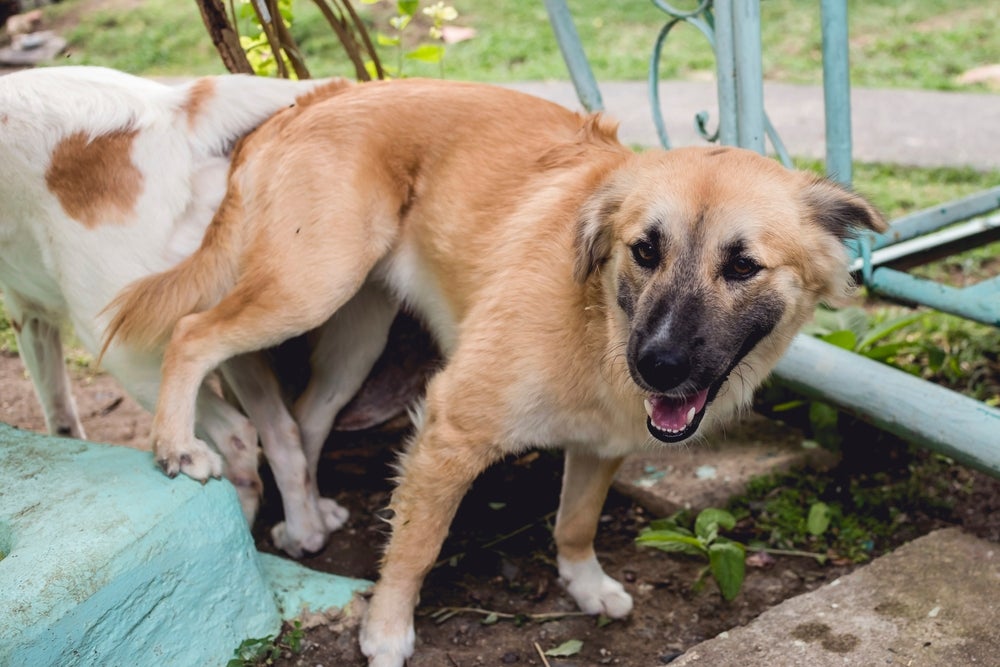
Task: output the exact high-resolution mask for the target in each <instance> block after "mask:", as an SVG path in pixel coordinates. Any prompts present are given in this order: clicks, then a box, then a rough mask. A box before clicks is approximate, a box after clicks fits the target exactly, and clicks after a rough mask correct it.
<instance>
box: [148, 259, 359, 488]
mask: <svg viewBox="0 0 1000 667" xmlns="http://www.w3.org/2000/svg"><path fill="white" fill-rule="evenodd" d="M328 242H329V241H328ZM333 242H334V243H336V240H334V241H333ZM286 252H287V250H286ZM274 254H276V253H274V252H273V250H261V251H259V252H258V253H257V257H258V258H260V261H261V264H259V265H258V266H256V267H254V268H255V270H254V271H253V272H252V277H251V278H249V279H247V280H245V281H244V282H238V283H237V284H236V285H235V286H234V288H233V289H232V291H230V292H229V294H228V295H226V296H225V297H224V298H223V299H222V300H221V301H219V302H218V304H216V305H215V306H214V307H212V308H210V309H208V310H206V311H203V312H199V313H193V314H190V315H185V316H184V317H182V318H181V319H180V320H179V321H178V322H177V324H176V326H175V327H174V329H173V333H172V335H171V337H170V342H169V343H168V344H167V347H166V351H165V353H164V355H163V367H162V368H163V371H162V383H161V385H160V395H159V398H158V400H157V409H156V415H155V417H154V418H153V429H152V430H153V451H154V452H155V454H156V458H157V462H158V463H159V465H160V467H161V468H163V470H164V472H166V473H167V474H168V475H170V476H175V475H177V474H178V473H180V472H183V473H184V474H186V475H188V476H189V477H192V478H193V479H197V480H206V479H208V477H210V476H216V477H217V476H219V474H220V473H221V470H222V461H221V459H218V457H217V456H216V457H215V459H213V458H212V455H213V454H214V453H213V452H212V451H211V450H210V449H209V448H208V447H207V445H205V443H204V442H201V441H199V440H197V439H196V438H194V397H195V395H196V394H197V390H198V386H199V384H200V383H201V381H202V380H203V379H204V377H205V376H206V375H207V374H208V373H209V372H210V371H211V370H212V369H214V368H216V367H217V366H219V365H220V364H221V363H223V362H224V361H226V360H227V359H230V358H232V357H234V356H236V355H238V354H243V353H246V352H253V351H256V350H260V349H263V348H265V347H270V346H273V345H276V344H278V343H280V342H282V341H285V340H288V339H289V338H292V337H294V336H297V335H299V334H301V333H304V332H306V331H308V330H310V329H314V328H316V327H318V326H319V325H321V324H322V323H323V322H325V321H326V320H327V319H328V318H329V317H330V316H331V315H332V314H333V313H334V312H336V310H337V309H338V308H340V307H341V306H342V305H343V304H344V303H345V302H347V300H348V299H350V298H351V296H353V294H354V293H355V292H356V291H357V290H358V289H359V288H360V287H361V285H362V283H363V282H364V278H365V276H366V275H367V274H368V272H369V270H370V269H371V267H372V265H373V264H374V262H375V259H377V258H375V257H369V258H368V261H365V253H362V252H358V253H357V255H355V256H354V257H351V258H349V259H345V261H344V262H343V263H342V264H340V265H339V266H338V269H337V271H338V273H337V274H335V276H343V278H342V279H341V280H336V279H335V278H334V277H332V280H331V282H333V283H335V284H332V285H328V286H323V287H320V286H319V285H317V284H316V283H317V279H316V278H317V276H316V273H315V271H316V267H314V266H311V265H310V264H309V263H308V262H298V263H294V262H293V263H290V264H288V265H282V264H281V263H280V262H275V263H274V264H269V260H270V259H271V258H272V257H273V256H274ZM317 254H318V255H319V256H323V255H322V249H317ZM331 254H332V255H333V256H334V257H336V255H337V253H336V252H333V253H331ZM371 254H374V253H371ZM262 255H263V257H262ZM328 256H329V255H328ZM334 265H335V266H337V265H336V264H334ZM310 284H312V285H314V286H315V287H313V288H311V289H308V288H304V287H303V286H305V285H310Z"/></svg>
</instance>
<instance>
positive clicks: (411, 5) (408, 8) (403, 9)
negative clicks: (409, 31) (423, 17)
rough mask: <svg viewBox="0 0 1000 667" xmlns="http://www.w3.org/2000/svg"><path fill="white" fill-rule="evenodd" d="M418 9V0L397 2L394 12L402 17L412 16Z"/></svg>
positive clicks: (398, 0)
mask: <svg viewBox="0 0 1000 667" xmlns="http://www.w3.org/2000/svg"><path fill="white" fill-rule="evenodd" d="M418 7H420V0H397V1H396V11H397V12H399V13H400V15H402V16H413V15H414V14H416V13H417V8H418Z"/></svg>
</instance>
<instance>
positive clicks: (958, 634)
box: [665, 528, 1000, 667]
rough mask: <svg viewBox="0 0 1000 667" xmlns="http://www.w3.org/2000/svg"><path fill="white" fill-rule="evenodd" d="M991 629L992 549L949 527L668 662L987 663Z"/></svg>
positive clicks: (999, 655) (995, 603)
mask: <svg viewBox="0 0 1000 667" xmlns="http://www.w3.org/2000/svg"><path fill="white" fill-rule="evenodd" d="M997 628H1000V545H997V544H995V543H992V542H987V541H985V540H981V539H978V538H976V537H974V536H972V535H968V534H966V533H963V532H962V531H961V530H960V529H957V528H948V529H945V530H939V531H936V532H934V533H931V534H929V535H925V536H923V537H921V538H919V539H917V540H914V541H913V542H910V543H909V544H906V545H904V546H902V547H900V548H898V549H897V550H896V551H894V552H892V553H890V554H887V555H885V556H882V557H880V558H877V559H876V560H874V561H873V562H872V563H871V564H869V565H867V566H865V567H862V568H860V569H858V570H855V571H854V572H852V573H851V574H849V575H847V576H844V577H841V578H840V579H837V580H836V581H833V582H831V583H830V584H827V585H826V586H824V587H823V588H820V589H817V590H815V591H812V592H811V593H806V594H804V595H800V596H798V597H795V598H792V599H790V600H786V601H785V602H783V603H781V604H780V605H778V606H777V607H773V608H772V609H770V610H768V611H766V612H764V613H763V614H761V615H760V616H758V617H757V618H756V619H754V620H753V621H752V622H750V623H749V624H748V625H746V626H744V627H741V628H736V629H733V630H729V631H727V632H723V633H722V634H720V635H719V636H718V637H716V638H714V639H710V640H708V641H706V642H702V643H701V644H699V645H697V646H695V647H694V648H691V649H690V650H688V651H687V652H686V653H685V654H684V655H683V656H681V657H680V658H678V659H677V660H676V661H675V662H672V663H671V665H676V666H677V667H690V666H700V665H712V666H716V665H740V666H741V667H755V666H758V665H759V666H761V667H763V666H765V665H766V666H767V667H784V666H786V665H788V666H792V665H796V666H797V665H810V667H833V666H835V665H836V666H837V667H840V666H842V665H913V666H917V665H947V666H952V665H996V664H1000V662H998V661H1000V632H998V631H997ZM665 631H669V630H666V629H665Z"/></svg>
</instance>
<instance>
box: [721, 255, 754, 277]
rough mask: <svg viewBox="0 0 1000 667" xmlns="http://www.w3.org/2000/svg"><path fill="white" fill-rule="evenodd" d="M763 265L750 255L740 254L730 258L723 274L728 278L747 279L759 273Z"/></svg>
mask: <svg viewBox="0 0 1000 667" xmlns="http://www.w3.org/2000/svg"><path fill="white" fill-rule="evenodd" d="M760 269H761V266H760V264H758V263H757V262H755V261H753V260H752V259H750V258H749V257H746V256H743V255H739V256H737V257H734V258H732V259H731V260H729V263H728V264H726V267H725V269H723V274H724V275H725V277H726V279H727V280H746V279H747V278H752V277H753V276H755V275H757V272H758V271H760Z"/></svg>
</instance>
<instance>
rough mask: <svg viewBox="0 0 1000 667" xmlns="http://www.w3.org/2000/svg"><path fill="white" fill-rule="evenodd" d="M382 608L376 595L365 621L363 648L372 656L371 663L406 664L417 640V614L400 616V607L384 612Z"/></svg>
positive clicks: (378, 665)
mask: <svg viewBox="0 0 1000 667" xmlns="http://www.w3.org/2000/svg"><path fill="white" fill-rule="evenodd" d="M378 609H379V606H378V600H377V598H375V599H373V600H372V602H371V603H370V604H369V606H368V613H366V614H365V618H364V620H363V621H362V623H361V635H360V637H359V638H358V639H359V642H360V644H361V652H362V653H364V654H365V655H366V656H367V657H368V667H403V664H404V663H405V662H406V659H407V658H409V657H410V656H411V655H413V644H414V643H415V642H416V634H415V633H414V631H413V618H412V617H409V618H407V617H403V618H400V615H399V610H394V613H389V614H380V613H379V612H378Z"/></svg>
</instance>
